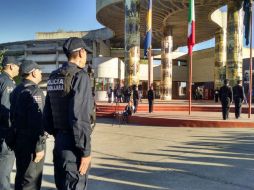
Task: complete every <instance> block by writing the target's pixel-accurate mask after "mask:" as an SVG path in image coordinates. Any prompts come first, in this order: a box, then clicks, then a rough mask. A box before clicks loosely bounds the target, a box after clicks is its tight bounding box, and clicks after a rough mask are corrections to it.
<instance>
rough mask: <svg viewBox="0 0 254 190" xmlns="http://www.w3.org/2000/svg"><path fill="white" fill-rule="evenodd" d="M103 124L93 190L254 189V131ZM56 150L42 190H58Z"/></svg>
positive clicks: (96, 137) (96, 150)
mask: <svg viewBox="0 0 254 190" xmlns="http://www.w3.org/2000/svg"><path fill="white" fill-rule="evenodd" d="M98 122H99V123H98V125H97V126H96V129H95V131H94V133H93V143H92V146H93V162H92V170H91V172H90V180H89V187H88V190H97V189H98V190H99V189H103V190H150V189H151V190H156V189H172V190H215V189H216V190H245V189H246V190H251V189H253V190H254V180H253V176H254V135H253V134H254V129H245V128H240V129H235V128H233V129H232V128H227V129H226V128H222V129H221V128H219V129H218V128H169V127H147V126H133V125H121V126H120V127H119V125H113V126H112V120H109V119H99V121H98ZM52 145H53V139H52V138H50V139H49V140H48V147H47V157H46V163H45V167H44V176H43V185H42V186H43V188H42V190H52V189H55V188H54V178H53V165H52ZM14 172H15V169H14V170H13V173H12V183H13V181H14Z"/></svg>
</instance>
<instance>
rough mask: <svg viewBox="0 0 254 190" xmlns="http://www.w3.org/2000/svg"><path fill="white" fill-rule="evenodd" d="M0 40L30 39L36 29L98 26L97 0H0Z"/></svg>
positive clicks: (40, 30)
mask: <svg viewBox="0 0 254 190" xmlns="http://www.w3.org/2000/svg"><path fill="white" fill-rule="evenodd" d="M0 5H1V6H0V14H1V26H0V43H4V42H14V41H23V40H32V39H34V38H35V33H36V32H54V31H57V30H58V29H63V30H66V31H86V30H91V29H98V28H101V27H102V25H100V24H99V23H98V22H97V20H96V14H95V13H96V0H1V4H0Z"/></svg>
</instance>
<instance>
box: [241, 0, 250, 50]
mask: <svg viewBox="0 0 254 190" xmlns="http://www.w3.org/2000/svg"><path fill="white" fill-rule="evenodd" d="M250 1H251V0H244V2H243V10H244V20H243V22H244V26H245V32H244V37H245V41H246V45H249V43H250V16H251V14H250V13H251V12H250V11H251V2H250Z"/></svg>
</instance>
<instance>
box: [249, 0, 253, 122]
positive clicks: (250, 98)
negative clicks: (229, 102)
mask: <svg viewBox="0 0 254 190" xmlns="http://www.w3.org/2000/svg"><path fill="white" fill-rule="evenodd" d="M249 79H250V81H249V114H248V117H249V118H251V104H252V0H251V1H250V77H249Z"/></svg>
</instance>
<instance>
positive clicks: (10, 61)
mask: <svg viewBox="0 0 254 190" xmlns="http://www.w3.org/2000/svg"><path fill="white" fill-rule="evenodd" d="M2 66H3V71H2V73H1V74H0V102H1V107H0V168H1V172H0V189H1V190H10V189H11V188H10V173H11V170H12V168H13V164H14V160H15V156H14V152H13V151H11V150H10V149H9V148H8V147H7V145H6V141H5V140H6V135H7V133H9V129H10V117H9V115H10V114H9V113H10V94H11V92H12V91H13V89H14V88H15V86H16V85H15V82H14V80H13V77H15V76H17V75H18V74H19V62H17V61H16V59H15V58H14V57H9V56H6V57H4V59H3V62H2Z"/></svg>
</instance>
